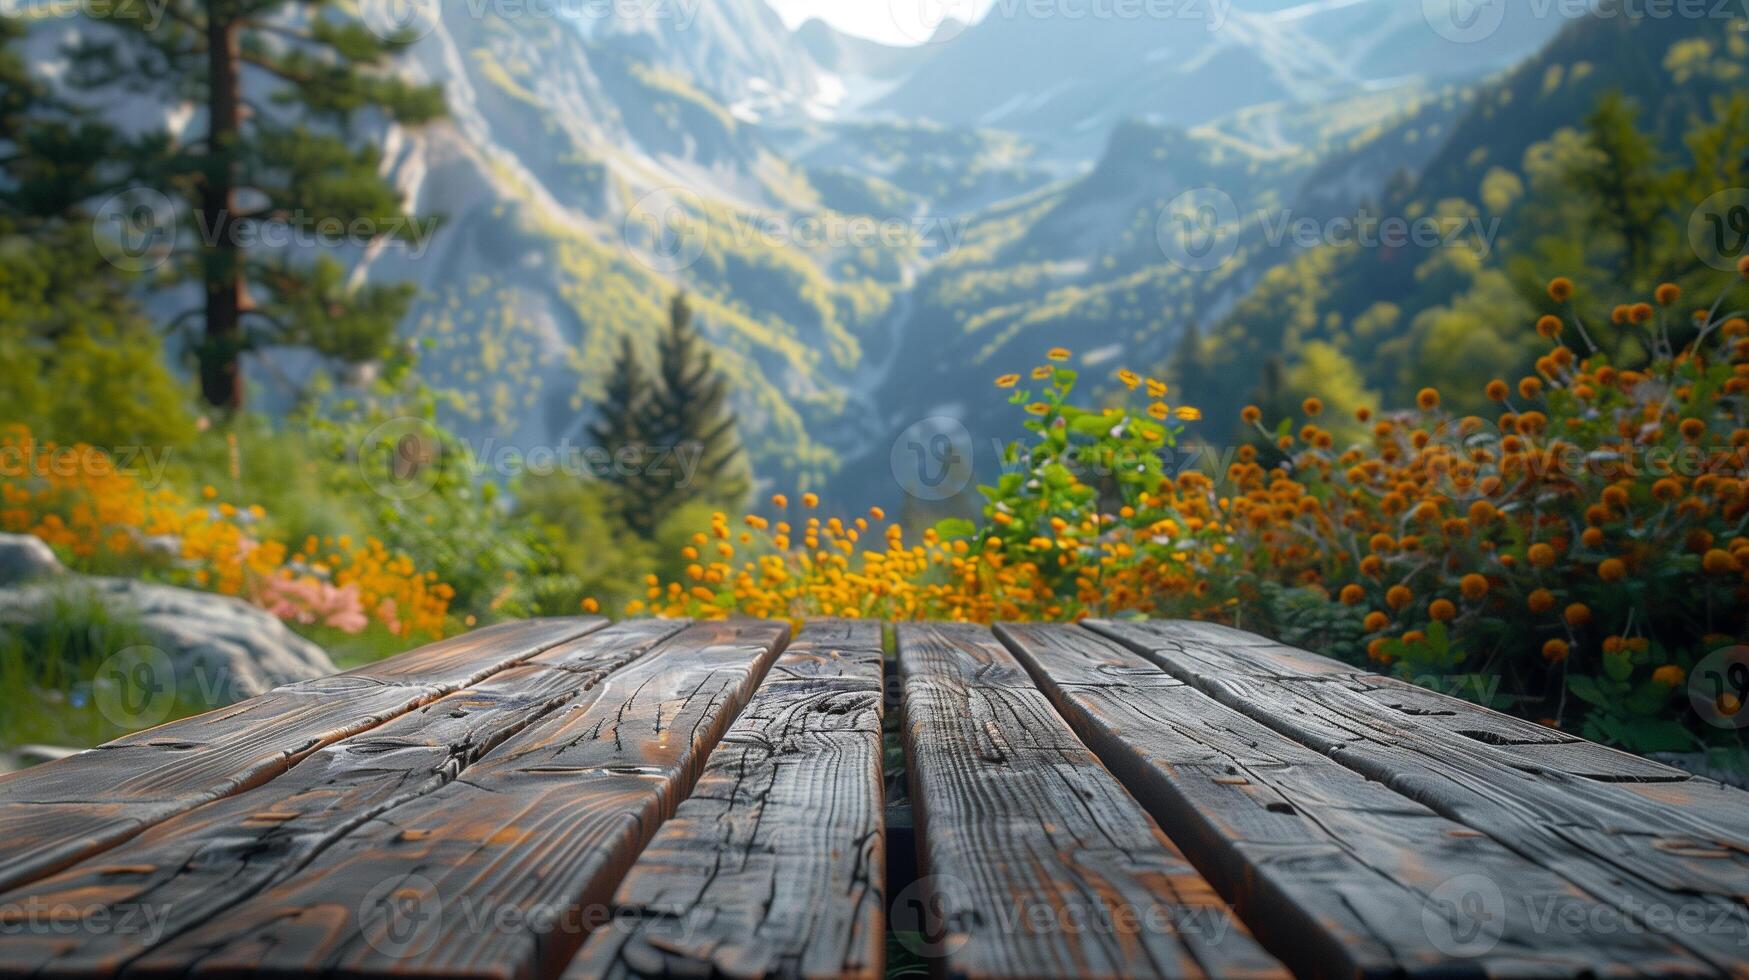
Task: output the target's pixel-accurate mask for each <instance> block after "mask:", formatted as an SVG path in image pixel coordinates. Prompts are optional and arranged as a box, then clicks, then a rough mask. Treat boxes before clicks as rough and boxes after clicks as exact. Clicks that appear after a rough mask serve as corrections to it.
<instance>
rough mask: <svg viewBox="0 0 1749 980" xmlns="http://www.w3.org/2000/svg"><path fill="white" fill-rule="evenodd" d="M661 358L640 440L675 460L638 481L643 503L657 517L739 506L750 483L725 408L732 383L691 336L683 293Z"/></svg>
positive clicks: (672, 307)
mask: <svg viewBox="0 0 1749 980" xmlns="http://www.w3.org/2000/svg"><path fill="white" fill-rule="evenodd" d="M656 350H657V359H656V377H655V383H654V384H653V385H652V386H651V389H650V396H649V399H648V402H647V405H646V408H645V410H644V413H643V419H642V430H643V431H642V435H643V439H644V443H645V445H646V446H648V447H649V448H650V450H651V451H652V452H655V453H665V454H668V455H669V456H671V457H672V459H671V460H670V463H671V465H668V466H655V467H652V468H651V470H652V472H651V473H650V474H649V475H647V476H646V477H645V478H644V479H643V480H642V481H640V482H641V484H642V488H641V496H642V497H643V501H642V502H643V503H644V504H645V505H646V507H647V509H648V511H649V513H650V514H651V515H652V516H653V517H660V515H662V514H665V513H667V512H668V511H670V510H672V509H673V508H674V507H675V506H677V505H679V504H681V503H684V502H686V501H690V500H709V501H712V502H715V503H720V504H722V505H724V506H726V507H728V506H736V505H739V504H740V503H741V502H742V500H743V498H745V497H746V495H747V479H746V476H745V473H744V472H743V470H742V466H743V464H742V459H741V446H740V443H739V441H738V440H737V438H736V436H735V416H734V413H733V412H732V411H730V409H729V407H728V396H729V386H728V382H727V381H726V380H725V379H724V378H723V376H722V375H721V374H720V373H719V372H718V371H717V369H716V365H715V364H714V363H713V358H712V356H711V353H710V351H709V350H708V349H707V347H706V345H705V342H704V340H703V338H701V337H700V336H699V335H698V332H697V330H695V329H694V328H693V325H692V307H691V306H690V305H689V304H688V303H687V301H686V294H685V293H681V294H678V295H676V296H675V297H674V300H673V302H672V303H670V304H669V308H668V329H667V330H665V331H664V332H663V333H662V336H661V338H660V339H659V340H658V342H657V345H656ZM682 460H684V461H686V462H687V464H688V465H689V466H690V467H691V469H690V479H686V478H685V477H686V474H684V473H680V472H674V471H675V470H678V469H679V468H680V467H679V465H678V464H679V462H680V461H682ZM656 471H661V472H656Z"/></svg>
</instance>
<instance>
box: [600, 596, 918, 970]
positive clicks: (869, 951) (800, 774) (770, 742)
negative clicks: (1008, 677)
mask: <svg viewBox="0 0 1749 980" xmlns="http://www.w3.org/2000/svg"><path fill="white" fill-rule="evenodd" d="M881 668H882V653H881V626H880V624H878V623H867V622H858V623H848V622H845V623H815V624H811V625H809V626H807V627H806V628H804V629H803V630H802V632H801V634H800V636H798V637H797V638H796V640H795V641H794V642H793V643H791V644H790V646H789V648H788V649H787V650H786V651H785V652H784V655H783V656H782V657H781V658H779V659H778V661H777V663H776V664H775V665H774V666H773V667H772V669H771V673H770V674H768V675H767V676H766V679H765V683H764V684H763V685H762V686H761V687H760V688H759V691H758V693H756V694H755V695H754V696H753V699H752V701H750V702H749V703H748V705H747V709H746V710H745V711H743V712H742V714H741V717H740V719H739V720H738V721H736V723H735V726H734V728H732V729H731V730H730V731H729V734H728V735H726V736H725V737H724V738H723V741H722V744H720V745H718V746H717V748H716V751H714V752H712V753H711V756H710V761H709V763H708V764H707V766H706V768H705V772H704V775H703V777H702V778H700V780H699V782H698V785H697V787H695V788H694V789H693V792H692V796H691V797H690V798H688V799H687V800H686V802H684V803H682V804H680V808H679V809H678V810H677V811H676V812H675V814H674V817H673V818H672V819H670V820H669V821H668V822H667V823H665V824H663V825H662V830H661V831H660V832H659V833H658V834H657V835H656V839H655V840H653V841H652V842H651V843H650V846H649V847H648V848H645V850H644V852H643V854H642V855H640V856H639V857H638V860H637V863H636V864H634V865H633V866H632V870H631V873H630V874H629V875H627V877H626V879H625V881H624V882H623V883H621V885H620V887H619V892H618V893H617V894H616V895H615V897H614V905H615V918H614V921H613V923H612V924H611V925H609V926H608V927H607V928H605V929H603V930H601V931H600V932H597V933H596V934H595V935H594V936H593V937H591V938H590V940H589V942H588V944H587V945H586V946H584V948H583V952H582V953H581V954H580V955H579V956H578V958H577V959H576V960H575V961H574V962H573V963H572V964H571V968H570V970H569V971H567V973H566V976H567V977H571V978H575V980H585V978H593V977H658V976H701V977H702V976H732V977H818V978H827V977H845V978H859V977H860V978H871V980H872V978H875V977H879V976H881V975H882V970H883V961H884V953H885V948H884V947H885V931H886V915H885V902H884V899H883V895H884V893H885V880H884V878H885V871H886V860H885V853H884V848H883V840H882V830H883V827H882V812H881V811H882V799H883V795H884V794H883V792H882V785H881V681H882V670H881Z"/></svg>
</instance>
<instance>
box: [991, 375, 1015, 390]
mask: <svg viewBox="0 0 1749 980" xmlns="http://www.w3.org/2000/svg"><path fill="white" fill-rule="evenodd" d="M1019 383H1020V375H1018V374H1004V375H1003V376H1002V377H1000V378H997V379H996V387H998V388H1012V387H1014V386H1015V385H1017V384H1019Z"/></svg>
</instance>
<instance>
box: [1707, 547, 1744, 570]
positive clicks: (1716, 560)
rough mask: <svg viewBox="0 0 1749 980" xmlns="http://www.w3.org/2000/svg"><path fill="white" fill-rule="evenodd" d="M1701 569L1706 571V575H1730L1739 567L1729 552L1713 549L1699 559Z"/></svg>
mask: <svg viewBox="0 0 1749 980" xmlns="http://www.w3.org/2000/svg"><path fill="white" fill-rule="evenodd" d="M1701 567H1702V568H1704V569H1706V572H1707V574H1708V575H1730V574H1731V573H1733V572H1735V571H1737V570H1738V568H1739V567H1740V566H1739V565H1738V563H1737V559H1736V557H1735V556H1733V555H1732V554H1731V553H1730V552H1728V551H1725V550H1723V549H1721V548H1714V549H1713V550H1711V551H1709V552H1707V553H1706V555H1705V556H1703V557H1702V558H1701Z"/></svg>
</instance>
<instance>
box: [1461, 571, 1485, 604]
mask: <svg viewBox="0 0 1749 980" xmlns="http://www.w3.org/2000/svg"><path fill="white" fill-rule="evenodd" d="M1488 588H1489V586H1488V578H1487V576H1485V575H1475V574H1471V575H1465V576H1464V578H1463V581H1461V582H1459V583H1458V591H1459V592H1461V593H1463V597H1464V598H1465V599H1469V600H1470V601H1472V602H1474V601H1476V600H1478V599H1482V598H1485V597H1486V596H1487V595H1488Z"/></svg>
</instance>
